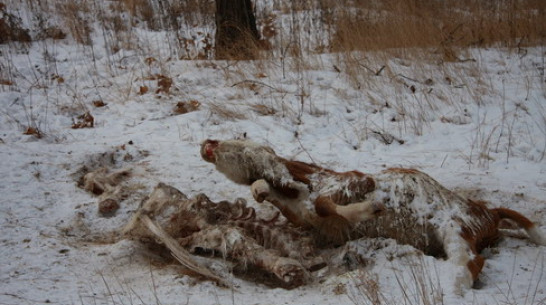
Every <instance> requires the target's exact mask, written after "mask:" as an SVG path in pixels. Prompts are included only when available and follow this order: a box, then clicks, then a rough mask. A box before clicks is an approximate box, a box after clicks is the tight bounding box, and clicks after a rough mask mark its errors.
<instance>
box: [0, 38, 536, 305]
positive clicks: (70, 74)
mask: <svg viewBox="0 0 546 305" xmlns="http://www.w3.org/2000/svg"><path fill="white" fill-rule="evenodd" d="M144 34H145V33H143V35H144ZM161 38H162V36H161V35H160V34H157V35H156V36H154V37H151V36H150V37H147V38H146V39H149V40H150V41H149V45H150V46H151V47H150V51H149V52H150V53H149V54H141V53H142V52H133V51H123V50H122V51H119V52H118V53H116V54H113V55H111V56H109V55H106V54H103V53H101V51H100V50H102V47H101V45H100V39H97V43H96V45H95V47H94V50H93V52H91V50H90V48H89V47H83V46H76V45H74V44H72V43H68V42H66V41H61V42H51V41H43V42H38V43H34V44H32V45H30V46H29V47H28V48H27V49H26V51H24V49H25V48H22V49H21V48H17V47H16V46H14V45H11V46H9V47H8V46H1V47H2V55H1V56H2V59H1V60H2V69H4V71H3V72H2V73H3V74H2V76H3V77H5V76H6V75H7V72H6V71H7V70H6V69H8V68H9V69H8V70H9V71H10V73H11V75H12V78H11V79H12V80H13V84H6V83H4V84H3V85H0V101H1V103H2V109H1V110H0V153H1V161H0V171H1V172H2V175H1V176H0V194H1V197H0V215H1V218H0V227H1V230H2V237H1V238H0V243H1V245H2V246H1V248H0V251H1V252H0V304H42V303H51V304H351V303H355V304H372V303H375V304H426V303H443V304H544V303H545V302H546V279H545V278H546V274H545V272H546V271H545V266H544V263H545V250H546V248H544V247H538V246H536V245H533V244H531V243H529V242H528V241H526V240H524V239H518V238H506V239H505V240H504V241H502V242H501V243H500V244H499V245H498V247H495V248H493V249H488V250H486V251H485V256H486V258H487V261H486V267H485V268H484V270H483V272H482V274H481V278H480V287H479V288H478V289H472V290H470V291H467V292H466V294H465V295H464V296H457V295H454V294H453V293H452V292H451V288H450V287H449V284H446V283H449V281H450V276H451V274H452V273H451V272H450V266H449V265H448V264H446V263H445V262H444V261H441V260H437V259H434V258H431V257H423V256H421V255H419V254H416V253H415V251H412V249H411V248H409V247H407V246H396V245H395V244H394V243H387V244H386V245H383V246H378V245H379V244H381V243H380V242H379V241H361V242H355V243H353V247H357V248H359V249H360V251H361V252H362V253H363V255H365V256H366V257H368V258H369V259H370V264H369V265H367V266H364V267H362V268H361V270H358V271H354V272H350V273H347V274H344V275H341V276H338V277H330V278H325V279H322V280H321V281H317V282H316V283H312V284H310V285H308V286H305V287H301V288H298V289H294V290H283V289H278V288H277V289H273V288H268V287H265V286H263V285H259V284H256V283H252V282H247V281H244V280H241V279H239V278H235V277H231V276H230V275H229V272H228V273H226V274H227V276H228V277H229V280H230V281H232V282H233V283H234V288H233V289H226V288H221V287H217V286H215V285H214V284H212V283H210V282H206V281H197V280H195V279H193V278H191V277H189V276H187V275H185V273H184V272H183V271H182V270H181V268H180V267H178V266H176V265H166V266H165V265H162V264H160V263H158V261H159V260H158V259H155V258H154V257H153V256H151V255H150V254H149V252H148V251H147V250H146V249H144V248H143V247H142V246H140V245H139V244H137V243H134V242H131V241H119V242H116V243H108V242H105V241H104V240H101V238H100V237H105V236H108V235H109V234H112V233H113V232H116V231H118V230H119V228H120V227H121V226H123V224H125V222H126V221H127V219H128V217H129V216H130V215H131V213H132V212H133V211H134V210H135V209H136V208H137V207H138V204H139V202H140V200H141V199H142V198H143V196H144V195H145V194H146V193H147V192H149V191H150V189H151V188H152V187H153V186H154V185H155V184H157V183H158V182H160V181H161V182H165V183H168V184H170V185H173V186H175V187H177V188H178V189H180V190H181V191H183V192H184V193H186V194H187V195H195V194H197V193H200V192H204V193H206V194H207V195H209V196H210V197H211V199H213V200H222V199H227V200H234V199H235V198H237V197H243V198H246V199H247V200H248V201H249V202H252V197H251V195H250V192H249V190H248V189H247V188H246V187H241V186H238V185H235V184H233V183H232V182H230V181H228V180H226V179H225V178H224V177H223V176H222V175H221V174H219V173H217V172H215V171H214V169H213V166H211V165H210V164H208V163H205V162H204V161H202V160H201V159H200V156H199V144H200V142H201V141H202V140H204V139H206V138H217V139H233V138H247V139H251V140H253V141H256V142H260V143H264V144H268V145H270V146H272V147H274V148H275V150H276V151H277V153H278V154H279V155H282V156H285V157H289V158H294V159H298V160H302V161H311V162H315V163H317V164H320V165H322V166H325V167H329V168H332V169H336V170H352V169H358V170H360V171H363V172H370V173H373V172H377V171H379V170H381V169H383V168H384V167H390V166H404V167H412V168H417V169H420V170H422V171H424V172H426V173H428V174H430V175H431V176H433V177H434V178H436V179H437V180H438V181H440V182H441V183H442V184H444V185H445V186H447V187H448V188H451V189H454V190H457V191H459V192H462V193H464V194H470V195H472V196H473V197H475V198H479V199H486V200H489V201H490V202H491V206H506V207H510V208H513V209H515V210H518V211H520V212H522V213H523V214H525V215H527V216H528V217H529V218H530V219H532V220H533V221H536V222H538V223H540V226H541V227H542V229H543V230H546V217H545V215H546V158H545V156H544V154H545V150H546V83H545V76H544V68H545V66H544V58H545V57H546V50H545V49H544V48H532V49H527V50H525V51H526V53H525V54H518V53H517V52H515V51H508V50H502V49H476V50H471V51H470V52H469V53H468V54H467V57H468V58H469V59H472V60H469V61H464V62H460V63H440V62H437V61H435V60H433V59H431V60H428V61H411V60H407V59H400V58H398V57H397V56H395V55H393V56H392V57H390V58H389V59H385V58H386V57H385V56H374V55H373V54H370V55H368V56H367V57H364V56H362V58H361V63H363V64H364V65H366V66H369V67H371V68H373V69H379V68H380V67H381V66H385V67H386V68H385V69H384V71H383V72H382V73H380V74H379V75H374V74H373V73H370V72H369V71H368V70H366V69H361V70H359V72H358V73H356V75H355V74H354V73H352V74H351V73H349V72H348V71H349V67H348V66H347V65H346V64H345V63H346V62H344V61H342V60H341V59H339V58H337V56H336V55H321V56H319V55H316V56H314V57H309V58H305V59H304V60H305V61H306V62H308V63H309V64H306V65H301V59H294V60H291V59H286V60H284V61H282V60H280V59H279V60H274V59H270V60H264V61H262V62H216V61H183V60H173V59H171V58H168V57H167V56H165V55H164V54H162V46H165V45H164V41H162V40H161ZM150 58H153V60H150ZM334 66H335V67H334ZM376 71H377V70H376ZM158 74H160V75H163V76H166V77H168V78H170V79H172V85H171V86H170V87H169V88H167V90H159V89H162V86H161V85H160V84H159V80H160V79H161V78H160V77H158V76H157V75H158ZM61 78H62V80H61ZM141 87H147V88H148V92H146V93H144V92H143V91H142V90H141ZM164 88H165V86H164V87H163V89H164ZM158 90H159V91H161V92H157V91H158ZM142 93H143V94H142ZM192 100H193V101H197V102H199V104H200V106H199V107H198V109H197V110H196V111H193V112H189V113H186V114H180V115H176V114H175V113H174V112H173V108H174V107H175V105H176V104H177V103H178V102H188V101H192ZM94 101H103V102H104V103H105V104H106V106H104V107H96V106H94V104H93V102H94ZM87 111H89V112H90V113H91V115H92V116H93V117H94V119H95V126H94V127H93V128H83V129H72V128H71V126H72V125H73V123H74V120H76V121H77V120H78V119H77V117H78V116H79V115H82V114H83V113H85V112H87ZM29 126H30V127H34V128H37V129H38V130H40V133H41V138H38V137H36V136H34V135H25V134H23V133H24V132H25V131H27V129H28V127H29ZM398 140H400V141H398ZM391 142H392V143H391ZM105 153H107V154H108V153H112V154H111V156H113V157H112V158H113V159H114V160H115V161H116V162H115V164H114V166H115V167H118V168H122V167H128V168H132V169H133V170H134V172H135V177H134V178H133V180H134V181H137V182H138V183H139V185H140V187H139V188H138V189H135V191H134V193H133V194H132V195H131V196H129V198H128V199H127V200H125V201H123V202H122V207H121V209H120V210H119V211H118V213H117V214H116V216H114V217H111V218H103V217H100V216H99V215H98V213H97V206H96V201H97V198H96V197H93V196H92V195H90V194H88V193H86V192H85V191H84V190H82V189H80V188H78V187H77V185H76V180H77V172H78V170H79V169H81V167H82V166H83V165H92V164H94V165H97V164H98V163H100V162H99V161H100V160H101V159H100V158H99V156H100V155H101V154H105ZM97 160H99V161H97ZM93 162H95V163H93ZM97 162H98V163H97ZM103 162H104V161H103ZM103 164H104V163H103ZM217 264H218V265H217V266H213V267H215V268H218V270H222V268H223V267H222V266H223V263H222V260H220V259H219V260H218V261H217ZM373 287H377V288H376V289H372V288H373ZM423 287H424V288H423ZM421 289H425V290H426V291H427V293H421ZM370 291H375V294H374V292H372V293H370ZM423 295H425V296H428V298H426V299H423V297H422V296H423Z"/></svg>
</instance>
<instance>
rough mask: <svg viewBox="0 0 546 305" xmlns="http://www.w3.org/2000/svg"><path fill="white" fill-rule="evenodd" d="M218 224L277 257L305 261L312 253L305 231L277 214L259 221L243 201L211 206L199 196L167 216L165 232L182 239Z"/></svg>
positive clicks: (203, 196)
mask: <svg viewBox="0 0 546 305" xmlns="http://www.w3.org/2000/svg"><path fill="white" fill-rule="evenodd" d="M219 225H227V226H230V227H237V228H240V229H242V232H243V234H244V236H245V237H248V238H253V239H254V240H255V241H256V243H257V244H258V245H260V246H262V247H263V248H265V249H274V250H276V251H278V252H279V255H281V256H286V257H291V258H295V259H306V258H310V257H312V256H313V254H314V253H313V252H314V246H313V239H312V237H311V236H309V235H308V232H306V231H302V230H299V229H297V228H295V227H293V226H292V225H291V224H290V223H288V222H287V221H285V220H284V219H282V218H281V217H280V213H278V212H277V213H275V215H273V216H272V217H271V218H270V219H261V218H259V217H258V216H257V215H256V210H255V209H254V208H252V207H248V206H247V204H246V201H245V200H243V199H237V200H236V201H235V202H234V203H230V202H227V201H220V202H218V203H215V202H213V201H211V200H210V199H209V198H208V197H207V196H206V195H204V194H199V195H197V196H196V197H195V198H193V199H189V200H187V201H185V202H183V206H181V209H180V211H179V212H178V213H176V214H173V215H172V216H171V220H170V225H169V227H170V229H168V231H170V232H172V234H173V236H174V237H179V238H184V237H187V236H188V233H193V232H196V231H198V230H200V229H203V228H205V227H208V226H219Z"/></svg>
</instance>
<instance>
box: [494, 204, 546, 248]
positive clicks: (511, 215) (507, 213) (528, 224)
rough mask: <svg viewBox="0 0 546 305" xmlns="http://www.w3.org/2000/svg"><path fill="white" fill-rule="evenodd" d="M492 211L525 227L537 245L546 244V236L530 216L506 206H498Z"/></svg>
mask: <svg viewBox="0 0 546 305" xmlns="http://www.w3.org/2000/svg"><path fill="white" fill-rule="evenodd" d="M491 211H492V212H493V213H496V214H497V215H499V217H500V218H501V219H503V218H506V219H510V220H512V221H514V222H516V223H517V224H518V226H520V227H521V228H523V229H525V231H526V232H527V235H529V239H530V240H531V241H532V242H534V243H536V244H537V245H541V246H546V236H545V235H544V233H543V232H542V231H541V230H540V228H538V226H537V225H536V224H535V223H533V222H532V221H531V220H529V218H527V217H525V216H523V215H521V214H520V213H518V212H516V211H514V210H510V209H506V208H496V209H491Z"/></svg>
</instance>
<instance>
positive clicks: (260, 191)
mask: <svg viewBox="0 0 546 305" xmlns="http://www.w3.org/2000/svg"><path fill="white" fill-rule="evenodd" d="M251 191H252V196H253V197H254V199H255V200H256V201H258V202H263V201H267V202H269V203H271V204H273V205H274V206H275V207H276V208H277V209H279V211H280V212H281V214H282V215H283V216H284V217H286V219H288V221H290V222H291V223H293V224H294V225H296V226H298V227H308V226H312V224H313V219H312V217H311V215H309V211H308V210H307V208H306V207H305V202H304V201H305V200H306V199H307V198H306V197H305V196H300V197H301V198H300V197H299V198H295V199H292V198H287V197H286V196H283V195H282V194H279V193H278V192H277V191H275V189H274V188H273V187H271V186H270V184H269V183H268V182H267V181H265V180H264V179H260V180H257V181H255V182H254V183H252V185H251Z"/></svg>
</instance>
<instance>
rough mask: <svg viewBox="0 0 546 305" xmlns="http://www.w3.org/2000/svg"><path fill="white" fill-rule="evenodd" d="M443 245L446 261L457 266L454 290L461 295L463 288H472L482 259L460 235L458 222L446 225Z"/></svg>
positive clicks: (480, 267)
mask: <svg viewBox="0 0 546 305" xmlns="http://www.w3.org/2000/svg"><path fill="white" fill-rule="evenodd" d="M443 245H444V251H445V253H446V255H447V258H448V261H449V262H451V263H452V264H453V265H455V266H457V273H456V274H455V292H456V293H457V294H459V295H463V294H464V291H465V290H467V289H470V288H472V285H473V284H474V280H476V279H477V277H478V274H479V272H480V271H481V269H482V268H483V265H484V259H483V258H482V257H481V256H480V255H479V254H478V253H477V252H476V251H475V250H473V247H471V246H470V244H469V241H467V240H465V239H464V238H463V237H462V236H461V234H460V230H459V225H458V224H452V225H451V226H447V227H446V229H445V232H444V241H443Z"/></svg>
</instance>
